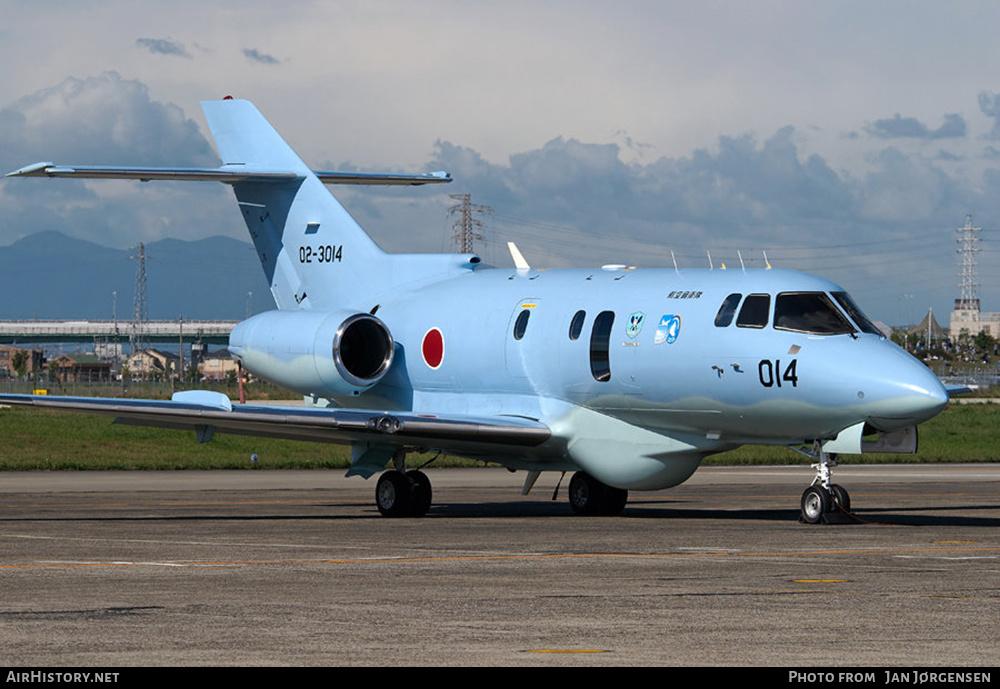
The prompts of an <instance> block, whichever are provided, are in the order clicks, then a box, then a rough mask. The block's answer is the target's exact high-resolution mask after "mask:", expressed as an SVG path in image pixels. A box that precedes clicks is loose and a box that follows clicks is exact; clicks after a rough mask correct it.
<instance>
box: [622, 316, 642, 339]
mask: <svg viewBox="0 0 1000 689" xmlns="http://www.w3.org/2000/svg"><path fill="white" fill-rule="evenodd" d="M645 321H646V314H644V313H643V312H642V311H636V312H635V313H633V314H632V315H631V316H629V317H628V327H626V328H625V334H626V335H628V336H629V337H630V338H632V339H633V340H634V339H635V338H636V337H638V335H639V332H640V331H641V330H642V324H643V323H644V322H645Z"/></svg>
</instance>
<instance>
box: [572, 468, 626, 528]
mask: <svg viewBox="0 0 1000 689" xmlns="http://www.w3.org/2000/svg"><path fill="white" fill-rule="evenodd" d="M626 502H628V491H627V490H623V489H621V488H612V487H611V486H609V485H606V484H604V483H601V482H600V481H598V480H597V479H596V478H594V477H593V476H591V475H590V474H586V473H584V472H582V471H578V472H576V473H575V474H573V478H571V479H570V480H569V504H570V507H572V508H573V511H574V512H576V513H577V514H580V515H584V516H593V515H602V516H606V517H611V516H614V515H616V514H619V513H620V512H621V511H622V510H623V509H625V503H626Z"/></svg>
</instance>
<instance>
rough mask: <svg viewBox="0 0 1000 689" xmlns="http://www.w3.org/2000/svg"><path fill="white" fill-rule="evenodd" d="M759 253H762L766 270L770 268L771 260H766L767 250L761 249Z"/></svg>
mask: <svg viewBox="0 0 1000 689" xmlns="http://www.w3.org/2000/svg"><path fill="white" fill-rule="evenodd" d="M760 253H762V254H764V267H765V268H766V269H767V270H771V262H770V261H768V260H767V252H766V251H764V250H763V249H761V250H760Z"/></svg>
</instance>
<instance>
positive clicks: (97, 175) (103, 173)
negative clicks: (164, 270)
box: [6, 163, 451, 186]
mask: <svg viewBox="0 0 1000 689" xmlns="http://www.w3.org/2000/svg"><path fill="white" fill-rule="evenodd" d="M313 172H314V174H315V175H316V176H317V177H319V179H320V181H321V182H323V183H324V184H356V185H372V186H375V185H378V186H419V185H421V184H447V183H448V182H451V175H450V174H448V173H447V172H425V173H417V174H404V173H396V172H335V171H326V170H314V171H313ZM6 176H7V177H53V178H60V179H137V180H140V181H142V182H149V181H153V180H156V181H174V182H223V183H226V184H236V183H237V182H247V181H253V182H269V181H273V182H285V181H288V180H293V179H295V178H296V177H298V174H297V173H295V172H290V171H281V170H262V169H256V168H254V167H251V166H247V165H223V166H221V167H214V168H213V167H124V166H107V165H56V164H54V163H35V164H33V165H28V166H26V167H22V168H21V169H19V170H15V171H14V172H10V173H8V174H7V175H6Z"/></svg>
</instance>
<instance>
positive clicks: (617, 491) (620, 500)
mask: <svg viewBox="0 0 1000 689" xmlns="http://www.w3.org/2000/svg"><path fill="white" fill-rule="evenodd" d="M626 502H628V491H627V490H625V489H624V488H612V487H611V486H605V487H604V504H603V505H602V506H601V510H600V512H601V514H603V515H605V516H607V517H614V516H615V515H618V514H621V512H622V510H623V509H625V503H626Z"/></svg>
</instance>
